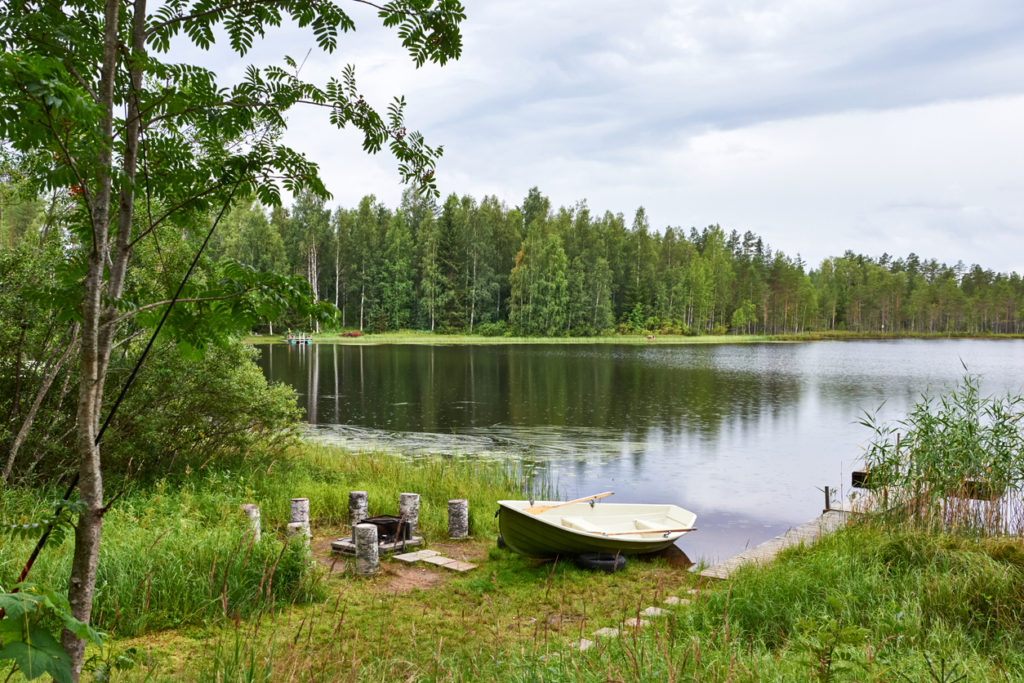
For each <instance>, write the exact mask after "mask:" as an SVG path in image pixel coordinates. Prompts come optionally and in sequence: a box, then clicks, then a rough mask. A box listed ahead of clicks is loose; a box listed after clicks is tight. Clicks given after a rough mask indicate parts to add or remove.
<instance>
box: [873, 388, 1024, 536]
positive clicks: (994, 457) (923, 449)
mask: <svg viewBox="0 0 1024 683" xmlns="http://www.w3.org/2000/svg"><path fill="white" fill-rule="evenodd" d="M1022 416H1024V397H1022V396H1013V395H1010V394H1007V395H1005V396H983V395H982V394H981V391H980V378H979V377H977V376H976V375H971V374H968V375H966V376H965V377H964V378H963V379H962V380H961V382H960V383H958V384H957V385H956V386H955V387H954V388H953V389H951V390H950V391H948V392H947V393H945V394H942V395H940V396H939V397H937V398H936V397H933V396H930V395H925V396H922V398H921V400H920V401H918V402H917V403H916V404H915V405H914V406H913V407H912V408H911V410H910V412H909V413H908V415H907V416H906V417H905V418H903V419H901V420H898V421H896V422H891V423H880V422H879V421H878V420H877V419H876V416H875V415H872V414H866V415H865V417H864V418H863V419H862V420H861V424H863V425H865V426H866V427H868V428H869V429H871V430H872V431H873V432H874V435H873V437H872V439H871V441H870V443H869V445H868V446H867V448H866V451H865V454H864V464H865V468H866V471H867V473H868V478H867V479H868V483H869V485H870V486H872V487H873V488H876V489H877V488H879V487H883V488H884V490H883V491H882V496H881V500H882V501H883V507H891V506H892V505H894V504H895V503H905V504H907V505H909V506H910V507H911V508H913V510H914V512H915V514H916V515H917V516H918V517H921V518H925V517H929V518H936V513H937V514H938V518H939V519H942V520H944V521H945V523H949V522H957V523H960V522H969V523H970V524H975V523H980V526H981V527H984V528H985V529H987V530H989V531H1003V532H1007V531H1010V530H1012V529H1020V528H1021V527H1022V526H1024V515H1022V514H1021V513H1022V508H1021V504H1020V502H1021V501H1020V498H1019V493H1020V489H1021V485H1022V484H1024V422H1021V417H1022ZM970 499H985V500H988V501H990V502H992V504H991V505H989V506H987V507H982V506H979V505H977V504H974V503H970V502H964V501H969V500H970Z"/></svg>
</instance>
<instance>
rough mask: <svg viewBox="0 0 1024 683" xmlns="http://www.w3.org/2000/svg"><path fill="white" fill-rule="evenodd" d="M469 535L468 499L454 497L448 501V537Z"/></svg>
mask: <svg viewBox="0 0 1024 683" xmlns="http://www.w3.org/2000/svg"><path fill="white" fill-rule="evenodd" d="M467 536H469V501H468V500H466V499H465V498H456V499H455V500H449V501H448V538H466V537H467Z"/></svg>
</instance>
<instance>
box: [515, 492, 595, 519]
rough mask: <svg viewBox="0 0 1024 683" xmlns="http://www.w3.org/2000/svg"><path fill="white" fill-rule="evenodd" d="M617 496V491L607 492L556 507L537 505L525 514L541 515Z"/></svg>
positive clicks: (569, 501) (528, 509) (527, 509)
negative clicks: (575, 504) (561, 508)
mask: <svg viewBox="0 0 1024 683" xmlns="http://www.w3.org/2000/svg"><path fill="white" fill-rule="evenodd" d="M613 495H615V491H605V492H604V493H598V494H597V495H595V496H587V497H586V498H577V499H576V500H568V501H566V502H564V503H555V504H554V505H537V506H535V507H532V508H526V510H524V511H523V512H529V513H530V514H531V515H539V514H540V513H542V512H546V511H547V510H554V509H555V508H560V507H562V506H563V505H572V504H574V503H586V502H587V501H588V500H597V499H598V498H607V497H608V496H613Z"/></svg>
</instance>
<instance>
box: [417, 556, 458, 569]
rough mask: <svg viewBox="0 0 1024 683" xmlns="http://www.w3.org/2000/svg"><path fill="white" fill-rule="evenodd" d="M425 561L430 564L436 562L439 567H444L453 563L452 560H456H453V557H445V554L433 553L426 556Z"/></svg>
mask: <svg viewBox="0 0 1024 683" xmlns="http://www.w3.org/2000/svg"><path fill="white" fill-rule="evenodd" d="M423 561H424V562H428V563H430V564H436V565H437V566H438V567H443V566H445V565H448V564H451V563H452V562H455V560H453V559H452V558H450V557H445V556H444V555H432V556H430V557H424V558H423Z"/></svg>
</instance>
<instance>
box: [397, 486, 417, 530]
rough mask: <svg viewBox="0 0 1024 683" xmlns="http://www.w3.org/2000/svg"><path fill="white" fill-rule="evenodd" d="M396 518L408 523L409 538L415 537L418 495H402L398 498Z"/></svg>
mask: <svg viewBox="0 0 1024 683" xmlns="http://www.w3.org/2000/svg"><path fill="white" fill-rule="evenodd" d="M398 516H399V517H402V518H403V519H405V521H406V522H408V523H409V537H410V538H411V537H413V536H415V535H416V525H417V523H418V522H419V520H420V494H418V493H402V494H399V496H398Z"/></svg>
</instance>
